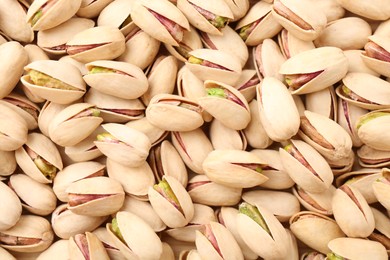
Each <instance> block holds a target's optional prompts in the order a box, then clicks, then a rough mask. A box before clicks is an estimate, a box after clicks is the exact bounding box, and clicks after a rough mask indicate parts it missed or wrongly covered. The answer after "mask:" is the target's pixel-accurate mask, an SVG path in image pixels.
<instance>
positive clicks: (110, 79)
mask: <svg viewBox="0 0 390 260" xmlns="http://www.w3.org/2000/svg"><path fill="white" fill-rule="evenodd" d="M85 66H86V68H87V69H88V74H86V75H84V76H83V79H84V80H85V82H86V83H87V84H88V85H89V86H91V87H92V88H94V89H96V90H98V91H100V92H103V93H105V94H108V95H112V96H114V97H119V98H124V99H134V98H138V97H140V96H141V95H143V94H144V93H145V92H146V91H147V89H148V80H147V78H146V76H145V74H144V72H143V71H142V70H141V69H140V68H138V67H137V66H135V65H133V64H130V63H127V62H121V61H109V60H98V61H94V62H91V63H88V64H86V65H85ZM100 67H102V68H104V69H108V70H110V71H109V72H106V71H102V72H99V73H94V72H93V71H92V70H93V69H94V68H100Z"/></svg>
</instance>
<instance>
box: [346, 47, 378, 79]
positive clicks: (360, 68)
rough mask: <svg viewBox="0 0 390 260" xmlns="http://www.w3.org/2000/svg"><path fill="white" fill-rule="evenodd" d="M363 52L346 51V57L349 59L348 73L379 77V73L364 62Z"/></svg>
mask: <svg viewBox="0 0 390 260" xmlns="http://www.w3.org/2000/svg"><path fill="white" fill-rule="evenodd" d="M363 52H364V51H362V50H345V51H344V55H345V56H346V57H347V59H348V72H363V73H368V74H372V75H374V76H377V77H378V76H379V73H378V72H376V71H374V70H373V69H371V68H370V67H369V66H367V65H366V63H365V62H364V61H363V56H362V53H363Z"/></svg>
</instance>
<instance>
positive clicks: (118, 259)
mask: <svg viewBox="0 0 390 260" xmlns="http://www.w3.org/2000/svg"><path fill="white" fill-rule="evenodd" d="M92 233H93V234H95V235H96V236H97V238H98V239H99V240H100V241H101V242H102V244H103V246H104V248H105V249H106V252H107V254H108V257H109V258H110V259H112V260H125V259H126V258H125V257H124V256H123V254H122V253H121V251H120V250H119V249H118V248H117V247H116V245H115V244H114V239H113V237H112V236H111V235H110V234H109V233H108V230H107V229H106V228H105V227H99V228H97V229H95V230H94V231H93V232H92Z"/></svg>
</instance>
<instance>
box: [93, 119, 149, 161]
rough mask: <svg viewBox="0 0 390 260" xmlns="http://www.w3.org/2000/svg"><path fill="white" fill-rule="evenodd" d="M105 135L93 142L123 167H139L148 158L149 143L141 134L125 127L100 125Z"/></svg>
mask: <svg viewBox="0 0 390 260" xmlns="http://www.w3.org/2000/svg"><path fill="white" fill-rule="evenodd" d="M102 127H103V128H104V130H106V131H107V132H108V135H107V134H104V133H103V134H102V135H99V136H101V137H102V140H99V139H98V140H97V141H95V142H94V143H95V145H96V146H97V147H98V149H99V150H100V151H101V152H102V153H103V154H105V155H106V156H107V157H108V158H110V159H112V160H114V161H116V162H118V163H121V164H123V165H125V166H130V167H137V166H140V165H141V164H142V163H143V162H144V161H145V160H146V157H147V156H148V153H149V149H150V147H151V143H150V141H149V138H148V137H147V136H146V135H145V134H143V133H142V132H140V131H138V130H135V129H132V128H130V127H127V126H125V125H120V124H114V123H108V124H104V125H102Z"/></svg>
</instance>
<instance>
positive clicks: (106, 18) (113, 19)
mask: <svg viewBox="0 0 390 260" xmlns="http://www.w3.org/2000/svg"><path fill="white" fill-rule="evenodd" d="M103 1H106V2H107V0H103ZM108 1H109V4H108V5H106V6H105V7H104V9H103V10H102V11H101V12H99V13H98V15H99V17H98V18H97V25H98V26H113V27H117V28H119V29H120V30H121V31H122V33H123V35H125V36H126V35H127V34H128V33H130V32H131V31H132V30H134V29H135V27H136V26H135V24H134V23H133V22H132V21H131V22H129V23H128V24H127V25H125V23H126V22H127V19H128V18H129V16H130V13H131V6H132V5H133V3H134V2H135V1H134V0H119V1H112V0H108Z"/></svg>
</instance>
